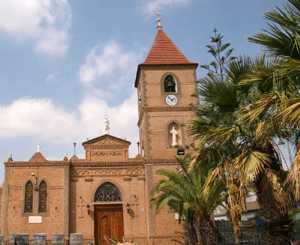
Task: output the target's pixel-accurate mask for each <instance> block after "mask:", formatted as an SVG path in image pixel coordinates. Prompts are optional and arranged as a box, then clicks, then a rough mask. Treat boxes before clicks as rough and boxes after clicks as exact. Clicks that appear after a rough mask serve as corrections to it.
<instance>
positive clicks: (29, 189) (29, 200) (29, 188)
mask: <svg viewBox="0 0 300 245" xmlns="http://www.w3.org/2000/svg"><path fill="white" fill-rule="evenodd" d="M32 209H33V184H32V182H31V181H30V180H29V181H27V183H26V184H25V198H24V213H32Z"/></svg>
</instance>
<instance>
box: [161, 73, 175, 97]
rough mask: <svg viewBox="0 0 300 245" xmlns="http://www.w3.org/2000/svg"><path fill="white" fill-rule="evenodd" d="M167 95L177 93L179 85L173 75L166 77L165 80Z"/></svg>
mask: <svg viewBox="0 0 300 245" xmlns="http://www.w3.org/2000/svg"><path fill="white" fill-rule="evenodd" d="M164 91H165V93H177V83H176V80H175V78H174V77H173V76H172V75H168V76H166V78H165V80H164Z"/></svg>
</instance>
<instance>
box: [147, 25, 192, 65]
mask: <svg viewBox="0 0 300 245" xmlns="http://www.w3.org/2000/svg"><path fill="white" fill-rule="evenodd" d="M144 64H146V65H156V64H160V65H164V64H191V62H190V61H189V60H188V59H187V58H186V57H185V56H184V54H183V53H182V52H181V51H180V50H179V49H178V48H177V47H176V45H175V44H174V43H173V41H172V40H171V39H170V38H169V37H168V36H167V34H166V33H165V32H164V31H163V30H162V29H159V30H158V31H157V34H156V37H155V40H154V43H153V46H152V48H151V50H150V52H149V54H148V56H147V58H146V60H145V62H144Z"/></svg>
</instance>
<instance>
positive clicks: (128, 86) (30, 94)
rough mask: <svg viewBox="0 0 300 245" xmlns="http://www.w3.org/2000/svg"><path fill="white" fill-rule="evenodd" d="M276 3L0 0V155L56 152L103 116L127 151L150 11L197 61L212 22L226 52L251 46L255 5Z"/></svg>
mask: <svg viewBox="0 0 300 245" xmlns="http://www.w3.org/2000/svg"><path fill="white" fill-rule="evenodd" d="M285 2H286V1H283V0H277V1H275V0H251V1H245V0H242V1H241V0H126V1H124V0H122V1H121V0H109V1H108V0H26V1H24V0H0V54H1V56H0V57H1V58H0V67H1V70H0V91H1V92H0V95H1V96H0V160H1V161H4V160H5V159H7V157H8V155H9V154H10V153H13V157H14V159H16V160H21V159H24V160H28V159H29V158H30V157H31V155H32V154H33V153H34V152H35V150H36V145H37V144H40V145H41V150H42V152H43V153H44V155H45V156H46V157H47V158H49V159H54V158H57V159H62V158H63V156H64V155H65V154H67V153H71V152H72V142H73V141H76V142H79V143H80V142H82V141H83V140H85V139H86V138H92V137H96V136H99V135H100V134H101V133H102V131H103V128H104V117H105V115H108V117H109V118H110V121H111V128H112V129H111V131H112V134H114V135H116V136H120V137H123V138H127V139H129V140H131V141H132V143H133V144H132V148H133V149H132V150H133V152H134V150H135V148H136V142H137V138H138V137H137V128H136V121H137V108H136V97H135V90H134V87H133V81H134V75H135V71H136V66H137V64H138V63H139V62H142V61H143V58H145V56H146V54H147V52H148V51H149V49H150V47H151V44H152V41H153V38H154V35H155V31H156V29H155V17H154V14H153V13H154V12H155V9H157V8H159V9H160V12H161V15H162V23H163V26H164V29H165V31H166V32H167V33H168V35H169V36H170V37H171V38H172V39H173V41H174V42H175V43H176V44H177V46H178V47H179V48H180V49H181V50H182V51H183V52H184V53H185V54H186V56H187V57H188V58H189V59H191V60H193V61H196V62H199V63H202V64H203V63H208V62H209V61H210V60H211V57H210V56H209V55H208V54H207V51H206V48H205V45H206V44H207V43H208V41H209V36H210V35H211V34H212V30H213V29H214V28H217V29H218V30H219V31H221V32H222V33H224V35H225V39H226V40H227V41H230V42H231V43H232V45H233V47H234V48H235V55H240V54H248V55H256V54H258V53H259V52H261V50H260V48H259V47H258V46H256V45H253V44H250V43H248V42H247V38H248V37H249V36H250V35H252V34H254V33H256V32H258V31H259V30H261V29H262V28H263V27H265V26H266V25H265V20H264V18H263V14H264V12H266V11H267V10H270V9H272V8H274V7H275V6H281V5H282V4H283V3H285ZM201 76H203V72H201V71H199V77H201ZM78 151H79V153H81V154H82V149H81V146H80V147H79V149H78ZM0 171H1V173H0V179H2V178H3V177H2V176H3V168H1V169H0Z"/></svg>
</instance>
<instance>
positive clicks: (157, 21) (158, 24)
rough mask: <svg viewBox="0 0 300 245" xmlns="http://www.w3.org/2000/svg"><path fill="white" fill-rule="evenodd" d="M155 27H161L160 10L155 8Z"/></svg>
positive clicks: (159, 28)
mask: <svg viewBox="0 0 300 245" xmlns="http://www.w3.org/2000/svg"><path fill="white" fill-rule="evenodd" d="M155 15H156V28H157V29H158V30H161V29H162V28H163V26H162V24H161V15H160V10H159V9H157V10H156V14H155Z"/></svg>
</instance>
